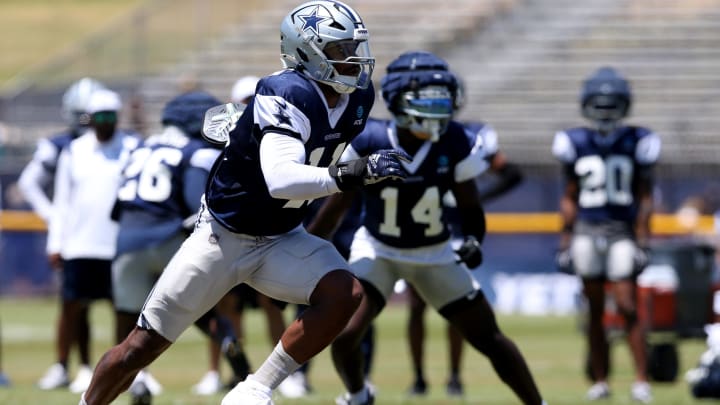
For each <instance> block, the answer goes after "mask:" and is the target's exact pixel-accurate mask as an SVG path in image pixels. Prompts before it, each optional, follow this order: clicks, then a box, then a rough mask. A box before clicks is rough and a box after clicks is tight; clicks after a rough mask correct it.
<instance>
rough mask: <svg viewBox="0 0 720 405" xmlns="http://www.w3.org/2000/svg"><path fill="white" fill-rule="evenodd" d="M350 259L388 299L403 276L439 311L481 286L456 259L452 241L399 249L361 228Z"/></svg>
mask: <svg viewBox="0 0 720 405" xmlns="http://www.w3.org/2000/svg"><path fill="white" fill-rule="evenodd" d="M349 262H350V267H351V269H352V271H353V273H355V275H356V276H357V277H358V278H360V279H362V280H365V281H367V282H369V283H371V284H372V285H373V286H375V288H377V289H378V291H380V293H381V294H382V295H383V297H384V298H385V300H386V301H387V299H388V297H390V295H391V294H392V293H393V288H394V286H395V282H397V281H398V280H400V279H404V280H405V281H406V282H408V283H410V284H412V285H413V286H414V287H415V290H416V291H417V292H418V294H420V296H421V297H422V298H423V300H425V302H427V303H428V304H429V305H431V306H432V307H433V308H435V309H436V310H439V309H441V308H442V307H444V306H445V305H447V304H449V303H451V302H454V301H457V300H458V299H461V298H463V297H470V296H473V295H474V294H476V293H477V291H478V289H479V288H478V284H477V283H476V282H475V281H474V279H473V277H472V275H471V274H470V271H469V270H468V269H467V267H465V266H464V265H462V264H458V263H456V262H455V256H454V253H453V250H452V246H451V245H450V243H449V242H444V243H441V244H438V245H433V246H426V247H422V248H414V249H398V248H393V247H390V246H387V245H385V244H383V243H382V242H380V241H378V240H377V239H375V238H373V237H372V236H371V235H370V234H369V233H368V232H367V230H366V229H365V228H364V227H361V228H360V229H358V231H357V232H356V233H355V238H354V239H353V243H352V246H351V248H350V259H349Z"/></svg>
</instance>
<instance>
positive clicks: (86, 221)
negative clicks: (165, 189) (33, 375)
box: [41, 89, 140, 393]
mask: <svg viewBox="0 0 720 405" xmlns="http://www.w3.org/2000/svg"><path fill="white" fill-rule="evenodd" d="M121 108H122V101H121V100H120V96H119V95H118V94H117V93H115V92H114V91H111V90H108V89H97V90H95V91H93V92H92V94H91V95H90V98H89V101H88V104H87V114H88V115H89V118H90V121H89V122H90V124H89V130H88V131H85V132H84V133H83V134H82V135H80V136H78V137H77V138H75V139H74V140H72V141H71V142H70V143H69V144H68V145H67V147H65V148H64V149H63V150H62V152H61V154H60V158H59V160H58V166H57V173H56V175H55V186H54V193H55V195H54V197H53V209H52V213H51V218H50V223H49V228H48V240H47V252H48V255H49V260H50V263H51V265H52V266H53V267H54V268H56V269H61V280H62V308H61V313H60V316H61V318H64V322H61V325H62V330H61V331H60V336H61V338H60V339H59V340H60V345H61V346H62V347H61V353H65V352H67V351H68V350H69V347H70V342H72V341H74V339H75V333H76V331H77V325H78V323H87V322H88V319H87V318H88V309H89V306H90V303H91V302H92V301H94V300H98V299H111V298H112V286H111V270H110V267H111V263H112V259H113V257H114V256H115V243H116V240H115V239H116V237H117V224H115V223H114V222H113V221H112V220H111V219H110V213H111V211H112V207H113V204H114V202H115V196H116V195H117V190H118V188H119V186H120V181H121V171H122V168H123V167H124V166H125V164H126V162H127V161H128V159H129V157H130V153H131V152H132V150H133V149H135V148H136V147H137V145H138V143H139V141H140V137H139V135H138V134H137V133H134V132H126V131H123V130H118V129H117V123H118V113H119V111H120V110H121ZM89 345H90V331H89V330H88V346H89ZM88 351H90V350H89V347H88ZM57 366H58V365H56V366H54V367H57ZM59 366H61V364H60V365H59ZM61 371H62V370H61ZM50 372H51V373H50V375H51V376H52V372H53V370H52V369H51V370H50ZM91 377H92V367H91V362H90V359H89V358H88V359H87V362H83V363H82V364H81V366H80V369H79V371H78V375H77V377H76V378H75V380H74V381H73V383H72V384H70V390H71V391H72V392H75V393H80V392H82V391H84V390H85V389H86V388H87V386H88V384H89V383H90V378H91ZM43 382H46V381H45V380H42V381H41V383H43Z"/></svg>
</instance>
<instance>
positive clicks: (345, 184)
mask: <svg viewBox="0 0 720 405" xmlns="http://www.w3.org/2000/svg"><path fill="white" fill-rule="evenodd" d="M411 160H412V158H410V156H408V155H407V154H406V153H405V152H401V151H397V150H393V149H382V150H379V151H377V152H375V153H372V154H370V155H369V156H366V157H362V158H359V159H354V160H350V161H347V162H343V163H338V164H336V165H330V167H328V171H329V172H330V176H332V177H333V178H334V179H335V182H336V183H337V185H338V187H339V188H340V190H342V191H346V190H351V189H354V188H358V187H361V186H363V185H368V184H375V183H378V182H380V181H383V180H386V179H392V180H402V179H404V178H405V177H407V172H406V171H405V168H403V166H402V164H401V163H400V161H405V162H410V161H411Z"/></svg>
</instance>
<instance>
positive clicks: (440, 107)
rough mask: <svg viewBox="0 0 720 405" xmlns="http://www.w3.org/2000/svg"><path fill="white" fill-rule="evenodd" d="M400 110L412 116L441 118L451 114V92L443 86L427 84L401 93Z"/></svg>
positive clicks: (448, 116)
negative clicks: (427, 85) (417, 89)
mask: <svg viewBox="0 0 720 405" xmlns="http://www.w3.org/2000/svg"><path fill="white" fill-rule="evenodd" d="M400 107H401V109H402V111H403V112H404V113H405V114H407V115H411V116H414V117H422V118H433V119H443V118H450V117H451V116H452V114H453V99H452V93H451V92H450V90H448V88H447V87H444V86H429V87H425V88H423V89H420V90H419V91H408V92H405V93H404V94H403V95H402V99H401V102H400Z"/></svg>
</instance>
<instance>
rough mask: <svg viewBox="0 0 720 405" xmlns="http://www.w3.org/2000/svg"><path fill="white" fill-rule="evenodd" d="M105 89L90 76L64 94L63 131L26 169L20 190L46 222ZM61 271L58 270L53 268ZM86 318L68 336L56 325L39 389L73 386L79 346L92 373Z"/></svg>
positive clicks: (62, 322) (41, 144) (43, 144)
mask: <svg viewBox="0 0 720 405" xmlns="http://www.w3.org/2000/svg"><path fill="white" fill-rule="evenodd" d="M103 88H105V86H104V85H103V84H102V83H100V82H99V81H97V80H95V79H92V78H90V77H84V78H82V79H80V80H78V81H76V82H74V83H73V84H72V85H70V87H68V89H67V90H66V91H65V92H64V93H63V96H62V108H61V110H62V117H63V119H64V120H65V122H66V123H67V124H68V128H67V129H65V130H64V131H62V132H60V133H58V134H55V135H52V136H50V137H49V138H43V139H41V140H39V141H38V144H37V148H36V150H35V153H34V154H33V158H32V160H31V161H30V162H29V163H28V164H27V166H25V168H24V169H23V171H22V173H20V178H19V179H18V187H19V189H20V192H21V193H22V195H23V197H24V198H25V200H26V201H27V202H28V203H29V204H30V206H31V207H32V208H33V211H35V214H37V215H38V216H39V217H40V218H42V219H43V220H44V221H45V222H46V223H47V222H49V221H50V217H51V216H52V197H53V192H52V190H53V183H54V182H55V173H56V170H57V165H58V159H59V158H60V153H61V152H62V151H63V149H64V148H65V147H67V145H69V144H70V142H71V141H72V140H73V139H75V138H77V137H78V136H80V134H82V133H83V132H85V131H86V130H87V129H88V125H89V124H90V115H89V114H88V112H87V107H88V102H89V101H90V96H91V95H92V93H93V92H94V91H95V90H98V89H103ZM53 269H54V270H58V268H57V267H53ZM86 319H87V317H85V316H83V317H81V319H80V322H78V323H77V325H76V326H77V330H75V331H74V332H72V336H74V337H75V338H74V339H71V337H70V336H69V335H68V333H70V331H68V329H67V326H66V324H67V319H66V318H65V317H62V316H61V317H60V318H59V319H58V322H57V329H56V338H55V340H56V342H55V346H56V347H55V351H56V356H57V361H56V363H54V364H53V365H52V366H50V368H49V369H48V370H47V371H46V372H45V374H44V375H43V376H42V377H41V378H40V379H39V380H38V382H37V386H38V387H39V388H40V389H43V390H50V389H56V388H60V387H64V386H67V385H68V384H70V379H69V376H68V370H67V368H68V358H69V355H70V350H71V347H72V346H74V345H77V348H78V354H79V356H80V364H81V366H80V369H81V370H84V371H83V374H87V373H89V372H91V371H90V370H92V368H91V367H90V350H89V335H88V333H89V326H88V324H87V322H85V320H86Z"/></svg>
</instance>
